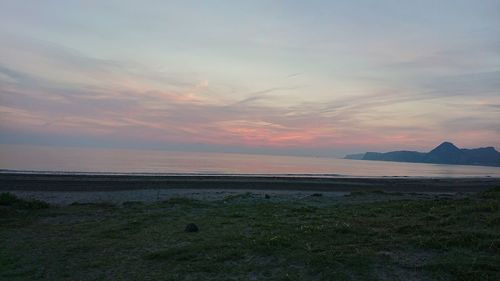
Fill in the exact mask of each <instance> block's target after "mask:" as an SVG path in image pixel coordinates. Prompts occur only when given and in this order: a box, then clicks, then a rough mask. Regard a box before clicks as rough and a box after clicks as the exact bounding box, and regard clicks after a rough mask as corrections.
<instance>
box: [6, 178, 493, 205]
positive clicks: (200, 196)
mask: <svg viewBox="0 0 500 281" xmlns="http://www.w3.org/2000/svg"><path fill="white" fill-rule="evenodd" d="M495 186H500V179H498V178H406V177H399V178H394V177H392V178H389V177H386V178H344V177H319V176H301V177H298V176H262V175H261V176H248V175H163V176H158V175H99V174H97V175H96V174H77V175H73V174H31V173H10V174H9V173H4V174H0V192H6V191H8V192H11V193H14V194H16V195H17V196H20V197H22V198H31V199H40V200H43V201H47V202H49V203H52V204H59V205H64V204H71V203H73V202H80V203H82V202H83V203H91V202H110V203H123V202H126V201H141V202H154V201H161V200H167V199H169V198H173V197H186V198H190V199H196V200H218V199H222V198H223V197H225V196H230V195H235V194H243V193H249V192H251V193H254V194H260V195H264V194H273V195H278V196H279V197H281V198H300V197H304V196H308V195H310V194H313V193H316V192H321V193H322V194H323V195H324V196H329V197H338V196H342V195H345V194H348V193H350V192H356V191H384V192H402V193H428V194H440V193H448V194H455V193H470V192H480V191H484V190H487V189H488V188H491V187H495Z"/></svg>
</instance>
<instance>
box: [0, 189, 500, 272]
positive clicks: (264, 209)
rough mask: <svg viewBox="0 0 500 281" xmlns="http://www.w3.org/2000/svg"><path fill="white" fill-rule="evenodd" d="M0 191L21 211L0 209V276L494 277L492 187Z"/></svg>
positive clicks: (497, 192) (497, 228)
mask: <svg viewBox="0 0 500 281" xmlns="http://www.w3.org/2000/svg"><path fill="white" fill-rule="evenodd" d="M374 196H376V197H377V198H376V200H361V199H362V197H367V198H373V197H374ZM4 197H5V198H7V199H5V198H4ZM0 198H2V201H0V202H2V203H0V205H8V206H11V207H10V208H12V209H15V210H19V211H14V212H9V213H8V214H7V215H0V280H500V266H499V265H500V188H496V189H492V190H489V191H486V192H483V193H479V194H474V195H470V196H466V197H463V196H462V197H458V196H446V197H445V196H442V197H434V196H427V197H423V196H417V195H414V196H407V195H404V194H397V196H395V195H394V194H387V193H382V192H381V193H356V194H354V196H346V197H345V198H344V199H343V200H341V201H339V200H333V199H332V198H329V197H327V196H320V197H315V198H312V197H306V198H302V199H300V200H295V201H293V200H291V199H290V200H279V198H278V199H276V198H275V197H273V198H271V199H264V198H263V197H262V196H260V197H259V196H252V194H242V195H240V196H232V197H227V198H224V199H223V200H220V201H215V202H214V201H196V200H191V199H187V198H172V199H170V200H167V201H164V202H158V203H154V204H142V203H138V202H127V203H124V204H122V205H119V206H118V205H116V206H113V205H109V204H74V205H70V206H66V207H51V208H28V209H26V208H25V206H27V205H26V204H25V203H19V202H22V200H21V201H18V200H20V199H17V198H16V199H14V198H13V197H12V196H11V195H2V196H1V197H0ZM360 198H361V199H360ZM5 202H11V203H8V204H6V203H5ZM0 211H1V210H0ZM191 222H194V223H196V224H197V225H198V227H199V229H200V230H199V232H196V233H187V232H185V231H184V228H185V226H186V224H188V223H191Z"/></svg>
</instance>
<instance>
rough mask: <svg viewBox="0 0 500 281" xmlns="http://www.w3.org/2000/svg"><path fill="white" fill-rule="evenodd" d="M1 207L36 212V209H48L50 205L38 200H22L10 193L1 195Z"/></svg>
mask: <svg viewBox="0 0 500 281" xmlns="http://www.w3.org/2000/svg"><path fill="white" fill-rule="evenodd" d="M0 206H3V207H13V208H16V209H31V210H36V209H45V208H48V207H49V206H50V205H49V204H47V203H46V202H43V201H40V200H36V199H31V200H24V199H20V198H17V197H16V196H14V195H13V194H10V193H8V192H3V193H0Z"/></svg>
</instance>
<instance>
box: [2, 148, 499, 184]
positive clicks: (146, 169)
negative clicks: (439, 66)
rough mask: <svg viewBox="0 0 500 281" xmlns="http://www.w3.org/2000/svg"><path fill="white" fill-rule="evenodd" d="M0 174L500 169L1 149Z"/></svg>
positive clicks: (443, 173)
mask: <svg viewBox="0 0 500 281" xmlns="http://www.w3.org/2000/svg"><path fill="white" fill-rule="evenodd" d="M0 170H1V172H4V173H5V172H13V171H14V172H44V173H75V174H79V173H82V174H87V173H88V174H101V173H103V174H145V175H164V174H165V175H184V174H195V175H260V176H294V177H296V176H303V177H316V176H321V177H426V178H449V177H494V178H500V167H486V166H463V165H441V164H421V163H402V162H385V161H364V160H347V159H338V158H332V157H302V156H278V155H260V154H235V153H211V152H210V153H209V152H184V151H165V150H143V149H141V150H139V149H109V148H106V149H103V148H75V147H56V146H35V145H6V144H2V145H0Z"/></svg>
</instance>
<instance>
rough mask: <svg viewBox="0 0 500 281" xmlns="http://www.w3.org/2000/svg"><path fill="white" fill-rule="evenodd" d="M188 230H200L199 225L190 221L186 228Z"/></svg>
mask: <svg viewBox="0 0 500 281" xmlns="http://www.w3.org/2000/svg"><path fill="white" fill-rule="evenodd" d="M184 231H186V232H198V226H197V225H196V224H194V223H189V224H188V225H186V229H184Z"/></svg>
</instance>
